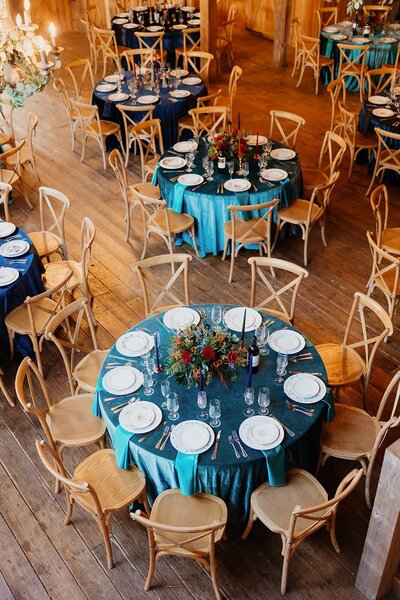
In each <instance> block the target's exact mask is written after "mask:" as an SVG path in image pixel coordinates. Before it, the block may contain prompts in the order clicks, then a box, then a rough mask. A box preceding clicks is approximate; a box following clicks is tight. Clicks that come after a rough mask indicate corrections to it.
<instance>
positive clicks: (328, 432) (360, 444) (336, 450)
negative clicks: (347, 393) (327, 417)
mask: <svg viewBox="0 0 400 600" xmlns="http://www.w3.org/2000/svg"><path fill="white" fill-rule="evenodd" d="M335 413H336V415H335V418H334V420H333V421H332V423H324V426H323V428H322V432H321V440H320V445H321V451H322V452H323V453H324V454H330V455H334V456H336V457H337V458H343V459H345V460H357V458H358V457H360V456H362V455H365V454H368V453H369V452H370V451H371V450H372V449H373V447H374V444H375V440H376V436H377V435H378V433H379V431H380V426H379V422H378V420H377V419H376V417H371V416H370V415H368V413H366V412H365V411H364V410H361V409H360V408H356V407H355V406H346V405H345V404H340V403H338V404H336V407H335Z"/></svg>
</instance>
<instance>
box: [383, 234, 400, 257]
mask: <svg viewBox="0 0 400 600" xmlns="http://www.w3.org/2000/svg"><path fill="white" fill-rule="evenodd" d="M381 244H382V247H383V249H384V250H386V251H387V252H390V253H391V254H400V227H390V228H388V229H384V230H383V231H382V240H381Z"/></svg>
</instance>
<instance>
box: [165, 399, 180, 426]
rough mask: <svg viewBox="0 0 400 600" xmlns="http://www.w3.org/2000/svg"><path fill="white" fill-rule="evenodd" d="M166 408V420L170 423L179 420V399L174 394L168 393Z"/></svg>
mask: <svg viewBox="0 0 400 600" xmlns="http://www.w3.org/2000/svg"><path fill="white" fill-rule="evenodd" d="M167 408H168V410H169V414H168V418H169V420H170V421H176V420H177V419H179V414H178V410H179V399H178V394H177V393H176V392H170V393H169V394H168V396H167Z"/></svg>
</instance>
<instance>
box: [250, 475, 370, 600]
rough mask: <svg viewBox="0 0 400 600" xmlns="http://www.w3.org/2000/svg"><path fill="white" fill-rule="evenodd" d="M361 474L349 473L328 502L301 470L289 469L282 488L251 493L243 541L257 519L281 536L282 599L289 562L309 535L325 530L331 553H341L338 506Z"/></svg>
mask: <svg viewBox="0 0 400 600" xmlns="http://www.w3.org/2000/svg"><path fill="white" fill-rule="evenodd" d="M362 474H363V472H362V469H359V470H357V469H354V470H353V471H351V472H350V473H348V474H347V475H346V476H345V477H344V478H343V479H342V481H341V482H340V484H339V486H338V488H337V490H336V493H335V496H334V497H333V498H332V499H331V500H328V494H327V492H326V490H325V489H324V488H323V487H322V485H321V484H320V483H319V482H318V481H317V479H315V477H313V476H312V475H311V473H308V472H307V471H303V470H302V469H290V470H289V471H288V472H287V479H288V481H287V483H286V485H284V486H282V487H272V486H270V484H269V483H263V484H262V485H260V487H259V488H257V489H256V490H255V491H254V492H253V493H252V495H251V508H250V517H249V521H248V524H247V527H246V529H245V531H244V533H243V535H242V540H245V539H246V538H247V536H248V535H249V533H250V531H251V529H252V527H253V524H254V522H255V521H256V520H257V519H260V521H262V523H263V524H264V525H265V526H266V527H268V529H269V530H270V531H273V532H274V533H279V534H280V536H281V538H282V556H283V566H282V578H281V594H282V595H284V594H285V593H286V588H287V579H288V571H289V562H290V559H291V558H292V556H293V554H294V552H295V551H296V550H297V548H298V546H299V545H300V544H301V542H302V541H303V540H305V539H306V538H307V537H308V536H309V535H311V534H312V533H315V532H316V531H318V529H321V527H326V529H327V530H328V531H329V535H330V538H331V542H332V545H333V547H334V549H335V550H336V552H340V547H339V544H338V542H337V539H336V527H335V526H336V514H337V510H338V506H339V503H340V502H342V501H343V500H344V499H345V498H347V496H348V495H349V494H350V493H351V492H352V491H353V490H354V489H355V487H356V486H357V485H358V483H359V481H360V479H361V477H362Z"/></svg>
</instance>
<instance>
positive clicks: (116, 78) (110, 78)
mask: <svg viewBox="0 0 400 600" xmlns="http://www.w3.org/2000/svg"><path fill="white" fill-rule="evenodd" d="M104 81H108V83H117V82H118V81H119V75H107V76H106V77H104Z"/></svg>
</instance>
